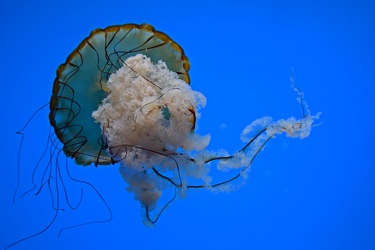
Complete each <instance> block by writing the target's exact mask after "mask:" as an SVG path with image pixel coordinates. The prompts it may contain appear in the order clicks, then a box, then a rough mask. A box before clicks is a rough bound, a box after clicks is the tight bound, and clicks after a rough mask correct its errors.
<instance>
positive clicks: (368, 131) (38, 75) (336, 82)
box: [0, 0, 375, 249]
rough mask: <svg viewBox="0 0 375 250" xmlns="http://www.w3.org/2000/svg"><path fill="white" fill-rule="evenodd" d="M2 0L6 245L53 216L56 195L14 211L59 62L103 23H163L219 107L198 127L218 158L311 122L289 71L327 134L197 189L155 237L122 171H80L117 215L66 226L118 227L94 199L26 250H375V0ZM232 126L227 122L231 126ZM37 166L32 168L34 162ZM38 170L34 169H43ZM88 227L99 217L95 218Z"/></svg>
mask: <svg viewBox="0 0 375 250" xmlns="http://www.w3.org/2000/svg"><path fill="white" fill-rule="evenodd" d="M245 2H246V1H235V0H234V1H136V0H133V1H128V0H122V1H110V0H108V1H80V0H76V1H70V0H67V1H38V0H37V1H19V0H14V1H2V2H1V3H0V22H1V24H2V29H1V32H0V37H1V40H0V45H1V51H2V52H1V61H0V72H1V80H2V81H1V82H2V84H1V91H0V95H1V97H0V100H1V106H0V107H1V114H2V116H1V117H2V118H1V124H2V126H1V131H2V143H1V144H0V147H1V151H0V152H1V159H2V161H1V168H0V195H1V196H0V198H1V202H0V204H1V212H0V223H1V224H0V248H1V249H2V248H4V247H5V246H6V245H9V244H10V243H12V242H14V241H16V240H18V239H20V238H22V237H25V236H28V235H31V234H33V233H36V232H38V231H39V230H41V229H42V228H43V227H45V226H46V225H47V224H48V221H50V219H51V218H52V216H53V211H51V210H52V208H51V202H50V201H49V200H48V196H47V195H46V194H45V193H43V194H41V195H40V196H38V197H35V196H34V197H29V196H28V197H24V198H22V199H17V201H16V203H14V204H13V203H12V199H13V193H14V190H15V188H16V183H17V182H16V180H17V152H18V148H19V142H20V139H21V137H20V136H17V135H16V133H15V132H16V131H17V130H19V129H21V128H22V127H23V126H24V124H25V123H26V121H27V120H28V118H29V117H30V116H31V115H32V113H33V112H34V111H35V110H37V109H38V108H39V107H40V106H42V105H43V104H45V103H47V102H48V101H49V98H50V95H51V89H52V83H53V80H54V78H55V71H56V69H57V67H58V66H59V65H60V64H61V63H63V62H65V59H66V57H67V56H68V55H69V54H70V53H71V52H72V51H73V49H75V48H76V46H77V45H78V44H79V43H80V42H81V40H83V38H85V37H86V36H88V35H89V33H90V31H91V30H93V29H95V28H98V27H101V28H104V27H106V26H109V25H114V24H124V23H130V22H132V23H150V24H152V25H153V26H154V27H155V28H156V29H157V30H160V31H163V32H165V33H167V34H168V35H169V36H170V37H172V38H173V39H174V40H175V41H177V42H178V43H179V44H180V45H181V46H182V47H183V48H184V50H185V52H186V54H187V56H188V58H189V59H190V62H191V71H190V77H191V85H192V87H193V88H194V89H196V90H198V91H201V92H203V93H204V94H205V95H206V97H207V100H208V104H207V107H206V108H205V109H204V110H202V117H201V119H200V120H199V130H198V132H199V133H201V134H205V133H211V136H212V141H211V144H210V146H209V148H210V149H220V148H226V149H227V150H228V151H230V152H234V151H235V150H237V149H239V148H241V146H242V143H241V141H240V140H239V135H240V133H241V131H242V129H243V128H244V127H245V126H246V125H247V124H249V123H250V122H251V121H253V120H254V119H256V118H260V117H262V116H265V115H268V116H272V117H274V118H275V119H279V118H287V117H289V116H299V115H300V106H299V105H298V103H297V102H296V100H295V99H296V97H297V96H296V93H295V92H293V91H292V89H291V87H290V81H289V74H290V69H291V67H292V66H293V67H294V68H295V78H296V84H297V85H298V86H299V88H301V89H302V90H303V92H304V93H305V97H306V101H307V102H308V104H309V106H310V108H311V111H312V113H316V112H318V111H322V112H323V116H322V117H321V119H320V121H321V122H322V125H320V126H317V127H314V129H313V131H312V133H311V135H310V137H308V138H307V139H304V140H299V139H290V138H287V137H285V136H284V135H282V136H278V137H277V138H276V139H274V140H272V141H270V143H269V144H267V146H266V149H265V150H264V151H263V152H261V154H260V155H259V156H258V157H257V159H256V160H255V162H254V163H253V165H252V171H251V172H250V175H249V179H248V182H247V184H246V185H245V186H243V187H242V188H241V189H239V190H237V191H235V192H231V193H229V194H226V193H219V194H213V193H211V192H209V191H203V190H202V191H194V190H193V191H190V192H189V194H188V197H186V198H185V199H183V200H178V201H177V202H175V203H174V204H172V206H170V208H169V209H168V211H166V212H165V213H164V214H163V215H162V217H161V219H160V221H159V222H158V223H157V225H156V227H155V228H151V229H150V228H147V227H145V226H144V225H143V224H142V222H141V216H140V214H141V209H140V207H139V204H138V202H137V201H134V200H133V197H132V195H131V194H129V193H127V192H126V190H125V187H126V185H125V183H124V182H123V180H122V178H121V177H120V175H119V173H118V168H117V167H116V166H109V167H100V168H95V167H93V166H90V167H86V168H85V167H81V166H75V165H74V163H72V162H71V161H69V164H70V165H71V167H70V169H71V171H72V175H73V176H75V177H77V178H80V179H83V180H86V181H88V182H90V183H91V184H92V185H94V186H95V187H96V188H97V190H98V191H99V192H100V194H101V195H102V196H103V197H104V199H105V200H106V202H107V203H108V205H109V206H110V208H111V210H112V213H113V219H112V220H111V221H110V222H108V223H98V224H92V225H88V226H83V227H78V228H73V229H70V230H65V231H64V232H63V233H62V235H61V236H60V237H57V234H58V232H59V228H60V229H61V227H64V226H66V225H71V224H69V223H74V221H77V220H79V218H80V217H81V216H87V218H88V219H91V220H95V219H98V218H99V219H100V218H105V216H106V210H105V209H103V208H102V207H101V206H103V205H102V203H100V201H98V198H97V196H96V195H95V194H94V193H92V192H91V193H90V191H87V192H86V193H85V198H84V204H85V205H84V206H82V208H80V209H79V211H76V213H74V212H66V214H63V215H62V216H61V217H60V218H59V219H58V220H57V221H56V222H55V224H54V226H53V227H52V228H50V230H48V231H46V232H44V233H43V234H41V235H40V236H38V237H35V238H32V239H30V240H28V241H25V242H23V243H21V244H19V245H17V246H16V247H14V248H13V249H104V248H106V249H134V248H136V249H146V248H149V247H153V248H154V249H176V248H178V249H207V248H209V249H375V213H374V211H375V183H374V177H375V158H374V154H375V150H374V145H373V142H374V139H375V133H374V131H373V129H374V115H375V99H374V98H375V87H374V85H375V39H374V38H375V7H374V4H372V3H371V2H372V1H358V0H356V1H354V0H353V1H343V0H341V1H316V0H314V1H292V0H290V1H247V2H248V3H245ZM47 115H48V110H45V111H44V113H42V114H41V115H40V116H38V117H36V118H35V120H34V125H33V126H32V127H30V128H29V130H28V131H27V132H28V133H27V136H28V137H27V138H29V139H30V140H31V141H32V143H31V144H29V145H28V146H27V148H25V149H26V151H24V153H23V155H22V157H23V159H24V161H23V166H24V168H23V169H22V170H23V171H24V172H23V173H25V174H30V171H31V170H30V169H27V168H32V166H33V165H32V164H31V162H35V159H36V157H37V156H38V155H40V152H41V150H42V149H43V147H44V145H45V143H46V140H47V135H48V129H49V122H48V119H47ZM223 124H225V125H223ZM29 159H30V164H28V160H29ZM33 164H34V163H33ZM85 218H86V217H85Z"/></svg>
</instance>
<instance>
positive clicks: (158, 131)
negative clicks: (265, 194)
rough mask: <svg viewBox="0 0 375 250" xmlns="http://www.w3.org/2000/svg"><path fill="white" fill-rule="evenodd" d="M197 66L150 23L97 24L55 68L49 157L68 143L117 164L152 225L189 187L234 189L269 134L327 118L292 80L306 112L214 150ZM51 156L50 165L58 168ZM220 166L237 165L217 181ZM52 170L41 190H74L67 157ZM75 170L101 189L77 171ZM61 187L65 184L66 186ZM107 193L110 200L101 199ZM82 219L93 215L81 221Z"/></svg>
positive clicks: (300, 133)
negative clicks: (203, 121) (199, 127)
mask: <svg viewBox="0 0 375 250" xmlns="http://www.w3.org/2000/svg"><path fill="white" fill-rule="evenodd" d="M189 69H190V64H189V61H188V59H187V57H186V56H185V53H184V50H183V49H182V48H181V47H180V46H179V45H178V44H177V43H176V42H174V41H173V40H172V39H171V38H170V37H169V36H167V35H166V34H164V33H162V32H160V31H156V30H155V29H154V28H153V27H152V26H151V25H147V24H142V25H137V24H126V25H122V26H110V27H107V28H105V29H96V30H94V31H93V32H91V34H90V36H89V37H87V38H86V39H84V40H83V41H82V42H81V44H80V45H79V46H78V47H77V48H76V49H75V50H74V51H73V52H72V53H71V54H70V55H69V56H68V58H67V60H66V62H65V63H64V64H62V65H60V67H59V68H58V69H57V77H56V79H55V81H54V85H53V91H52V97H51V99H50V102H49V107H50V113H49V120H50V123H51V125H52V127H53V130H54V135H51V138H52V137H53V136H56V137H57V139H58V141H60V142H61V148H60V147H59V146H57V144H56V140H54V139H50V141H52V144H51V150H50V157H52V156H56V155H59V152H60V151H63V152H64V154H65V155H66V156H67V157H71V158H73V159H74V160H75V162H76V164H78V165H82V166H89V165H95V166H97V167H99V166H105V165H107V166H110V165H111V164H117V165H118V166H119V171H120V174H121V176H122V178H123V179H124V180H125V182H126V183H127V190H128V191H129V192H131V193H133V194H134V197H135V198H136V199H137V200H138V201H139V202H140V203H141V206H142V207H143V209H144V222H145V223H146V224H148V225H153V224H154V223H155V222H156V221H158V219H159V217H160V215H161V214H162V212H163V211H164V209H165V208H166V207H167V206H168V205H169V204H171V202H172V201H174V200H176V199H177V198H181V197H184V195H185V194H186V191H187V190H190V189H198V188H202V189H210V190H221V191H223V190H228V189H230V187H231V185H232V184H233V183H234V181H235V180H238V179H241V178H242V179H246V177H247V175H246V174H247V172H248V171H249V169H250V165H251V164H252V162H253V161H254V159H255V158H256V157H257V155H258V154H259V152H260V151H261V150H262V149H263V148H264V146H265V145H266V143H267V142H268V141H269V140H270V139H271V138H274V136H275V135H277V134H282V133H285V134H286V135H287V136H289V137H292V138H301V139H302V138H305V137H307V136H308V135H309V134H310V131H311V128H312V126H313V123H314V121H315V120H316V119H318V118H319V114H317V115H311V113H310V111H309V110H308V109H307V104H306V103H305V102H304V100H303V95H302V92H301V91H300V90H299V89H298V88H296V87H295V85H294V78H293V80H292V86H293V88H294V90H295V91H297V93H298V94H299V103H300V104H301V107H302V117H301V118H294V117H290V118H287V119H281V120H277V121H274V120H273V119H272V118H270V117H264V118H261V119H258V120H256V121H254V122H252V123H251V124H249V125H248V126H246V128H245V129H244V130H243V132H242V134H241V139H242V141H243V142H244V145H243V147H242V148H240V149H239V150H238V151H237V152H235V153H234V154H229V153H227V152H226V151H225V150H218V151H213V150H208V149H207V146H208V144H209V141H210V135H199V134H198V133H197V132H196V123H197V119H198V118H199V117H200V110H201V108H203V107H204V106H205V104H206V98H205V97H204V95H203V94H202V93H199V92H197V91H194V90H193V89H192V88H191V86H190V85H189V83H190V78H189V74H188V71H189ZM52 162H53V161H52V160H50V161H49V163H48V168H52ZM38 165H39V163H38V164H37V166H38ZM212 169H217V170H218V171H222V172H224V173H225V174H226V173H227V172H226V171H228V170H234V171H236V172H235V174H232V173H230V175H228V176H227V177H226V178H225V179H224V180H215V178H213V177H212V175H211V174H210V171H211V170H212ZM66 172H68V170H67V169H66ZM44 173H49V174H44V175H43V177H42V181H40V182H39V183H40V184H39V190H41V189H43V188H45V187H47V185H45V183H47V182H48V183H49V182H50V181H51V180H53V181H54V182H55V186H56V190H55V191H54V190H52V192H51V199H52V200H54V201H55V200H56V199H55V197H57V198H59V197H60V196H63V195H65V196H64V197H66V194H61V193H60V192H61V191H60V192H59V191H58V190H57V189H58V188H57V186H58V185H61V184H60V183H59V182H64V180H63V178H61V176H60V175H61V171H60V166H59V164H56V166H55V168H54V170H53V171H49V172H48V171H45V172H44ZM67 176H69V177H70V180H73V181H74V182H78V183H80V184H86V185H89V186H91V187H92V188H94V187H93V186H92V185H91V184H89V183H87V182H84V181H79V180H76V179H74V178H72V177H71V176H70V175H69V173H67ZM33 178H34V176H33ZM104 181H108V180H104ZM61 186H62V187H63V189H64V190H65V186H66V185H65V184H64V183H62V185H61ZM48 188H49V189H51V186H50V185H48ZM166 190H172V195H171V197H169V198H167V199H166V200H163V199H162V198H163V197H164V196H163V195H164V194H165V193H166ZM50 191H51V190H50ZM95 191H96V189H95ZM96 192H97V194H98V195H99V196H100V193H99V192H98V191H96ZM100 197H101V196H100ZM101 198H102V197H101ZM65 199H67V203H69V201H68V198H65ZM57 200H59V199H57ZM161 200H163V202H160V201H161ZM102 201H103V203H104V204H105V205H106V206H107V204H106V202H105V200H104V199H103V198H102ZM80 202H81V201H79V202H78V205H77V206H79V204H80ZM59 204H60V203H59V202H57V204H56V206H57V208H56V207H54V209H55V211H56V214H55V217H54V219H53V221H52V222H51V223H50V224H49V225H48V226H47V227H46V228H45V229H43V230H42V231H40V232H39V233H37V234H34V235H31V236H30V237H27V238H24V239H21V240H19V241H17V242H15V243H14V244H18V243H19V242H21V241H23V240H26V239H29V238H31V237H35V236H37V235H39V234H41V233H43V232H44V231H45V230H47V229H48V228H49V227H50V225H51V224H52V223H53V222H54V220H55V218H56V217H57V214H58V213H59V211H60V209H59V208H60V207H59ZM69 207H70V208H71V209H73V210H74V209H76V207H73V206H71V205H69ZM107 207H108V206H107ZM108 209H109V208H108ZM109 211H110V210H109ZM84 224H88V223H82V224H80V225H84ZM14 244H12V245H14ZM12 245H11V246H12Z"/></svg>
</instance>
